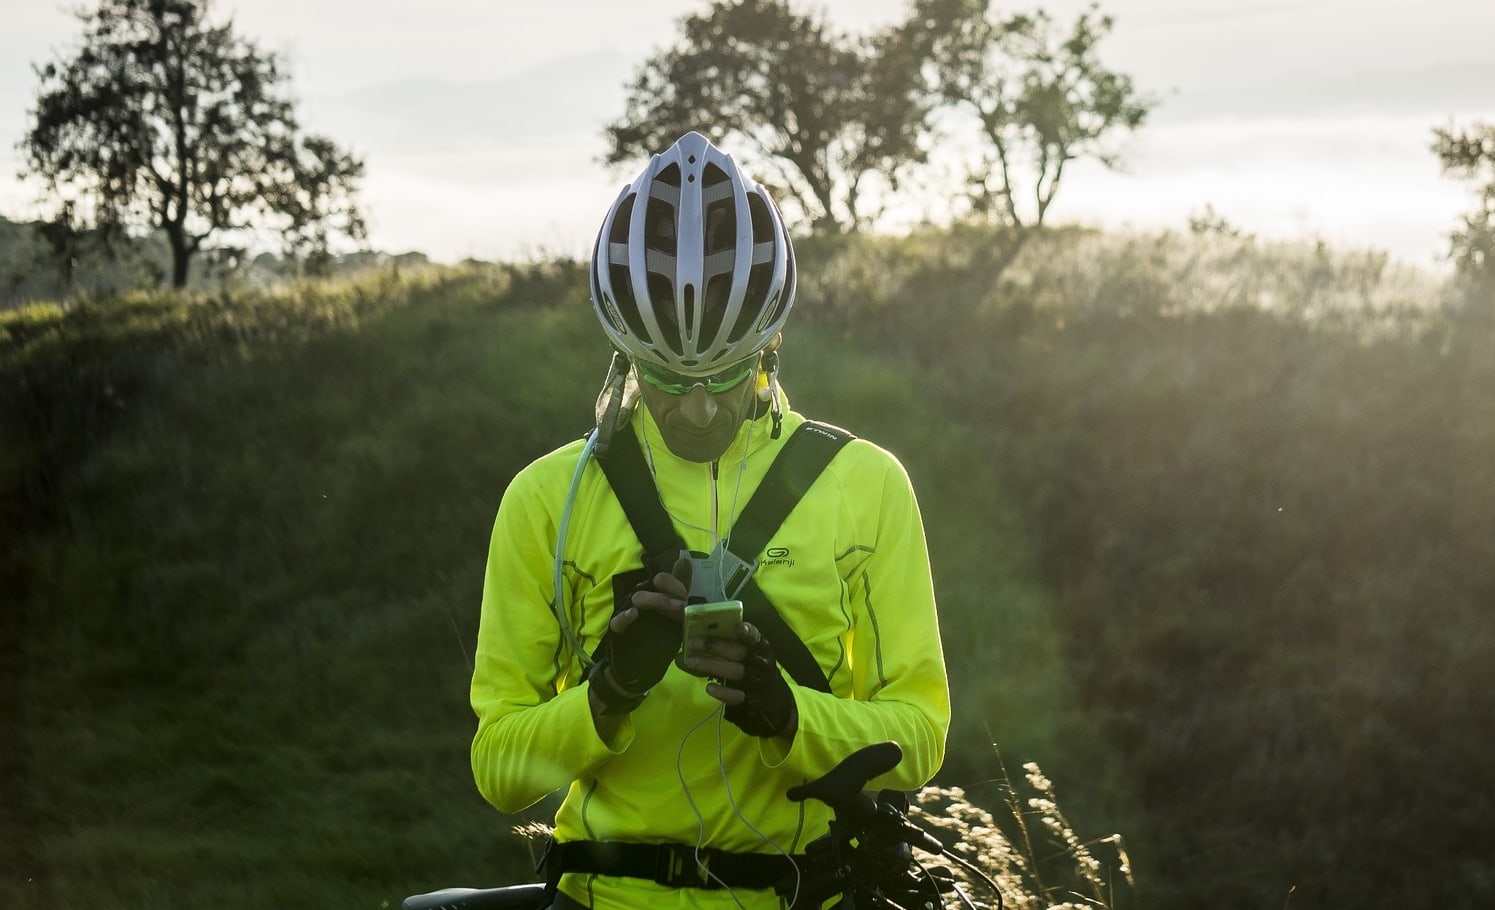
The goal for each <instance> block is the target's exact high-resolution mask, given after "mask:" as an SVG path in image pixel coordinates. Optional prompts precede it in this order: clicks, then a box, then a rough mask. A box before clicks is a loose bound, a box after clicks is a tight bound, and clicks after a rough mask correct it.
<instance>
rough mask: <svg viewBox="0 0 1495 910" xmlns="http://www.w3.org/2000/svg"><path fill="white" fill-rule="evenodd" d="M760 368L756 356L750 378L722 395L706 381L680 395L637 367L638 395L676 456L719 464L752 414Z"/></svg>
mask: <svg viewBox="0 0 1495 910" xmlns="http://www.w3.org/2000/svg"><path fill="white" fill-rule="evenodd" d="M757 365H758V356H757V355H754V356H753V357H752V358H751V363H750V364H748V365H747V366H748V367H749V372H748V374H747V377H746V378H745V379H744V380H743V381H742V382H740V383H738V384H737V385H734V386H732V387H731V388H729V389H725V390H723V391H721V392H711V391H709V390H708V388H707V384H706V382H705V381H704V380H703V381H701V382H699V383H696V384H694V385H690V386H688V387H687V388H685V389H684V390H682V391H681V392H679V393H678V394H677V393H675V392H672V391H666V390H664V389H660V388H657V387H656V386H655V384H654V383H652V382H650V380H649V378H648V374H650V372H651V371H650V368H649V367H648V366H647V365H643V366H636V367H635V369H636V370H638V372H639V373H640V377H639V394H640V396H641V397H642V398H643V400H644V405H645V406H646V407H647V408H648V409H649V413H650V414H651V415H653V417H654V422H655V423H656V424H658V425H659V431H660V434H661V435H662V436H663V437H664V442H665V445H666V446H668V447H669V449H670V451H671V452H673V453H674V454H675V455H676V457H679V458H683V459H685V460H686V461H695V462H700V463H702V464H705V463H707V462H712V461H716V460H717V459H718V458H720V457H721V456H722V454H723V453H724V452H726V451H727V447H728V446H730V445H731V444H732V439H733V437H735V436H736V435H737V428H738V427H740V426H742V421H743V420H744V419H745V418H746V417H747V416H748V415H750V414H751V413H752V412H753V402H754V398H755V396H754V394H753V393H754V391H755V390H756V389H757V385H758V384H757V382H756V381H755V378H756V376H757V372H758V366H757ZM729 372H730V371H729ZM674 385H675V386H680V385H684V383H683V382H679V383H675V384H674Z"/></svg>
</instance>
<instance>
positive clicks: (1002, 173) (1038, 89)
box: [915, 0, 1154, 228]
mask: <svg viewBox="0 0 1495 910" xmlns="http://www.w3.org/2000/svg"><path fill="white" fill-rule="evenodd" d="M915 7H916V10H917V17H918V18H919V19H920V20H922V21H924V22H925V23H926V24H927V26H928V31H929V34H930V35H931V36H932V38H931V42H932V47H931V51H930V57H931V60H932V66H931V69H930V74H931V83H932V86H931V87H932V90H933V91H934V92H935V93H936V94H937V95H938V96H939V97H941V98H942V99H943V100H944V101H945V102H946V103H947V104H949V105H951V106H953V107H955V108H957V109H961V110H964V111H966V112H968V113H969V114H971V115H973V116H974V119H975V125H976V127H977V128H978V129H979V132H980V134H981V136H982V138H983V139H984V140H985V143H986V145H987V147H986V149H985V151H984V153H983V160H982V162H981V165H980V166H979V167H978V168H976V169H975V171H974V172H973V173H972V175H971V177H972V180H971V184H972V189H971V193H970V196H971V201H972V205H973V208H974V209H975V210H976V211H977V212H978V213H982V214H987V215H989V216H991V217H996V218H998V219H1001V220H1003V221H1005V222H1006V223H1009V224H1011V225H1013V226H1015V227H1019V228H1022V227H1026V226H1028V224H1029V223H1028V222H1026V221H1025V218H1027V217H1028V216H1027V215H1025V214H1024V211H1025V209H1026V206H1020V204H1019V199H1020V198H1021V199H1024V200H1026V201H1031V203H1032V207H1031V212H1032V215H1031V218H1032V221H1031V225H1032V226H1038V225H1042V224H1043V220H1044V216H1045V214H1046V213H1047V212H1048V210H1049V206H1050V205H1051V204H1052V203H1053V201H1054V197H1055V195H1057V194H1058V192H1059V187H1060V184H1061V181H1062V178H1063V176H1064V171H1065V167H1066V165H1068V163H1069V162H1071V161H1074V160H1076V159H1077V158H1085V157H1093V158H1095V159H1096V160H1098V161H1099V162H1100V163H1101V164H1103V165H1105V166H1106V167H1108V168H1109V167H1116V166H1117V165H1118V163H1119V153H1118V151H1117V150H1116V148H1115V147H1113V146H1112V145H1110V144H1109V143H1110V141H1111V140H1113V139H1115V138H1117V137H1120V136H1123V135H1125V134H1128V133H1130V132H1132V131H1135V130H1136V129H1138V128H1139V127H1140V126H1141V125H1142V123H1143V121H1144V120H1145V119H1146V117H1147V114H1148V112H1149V111H1150V110H1151V109H1152V107H1153V106H1154V102H1153V101H1152V100H1151V99H1149V98H1145V97H1143V96H1141V95H1139V94H1138V92H1137V91H1136V89H1135V87H1134V86H1133V83H1132V80H1131V78H1130V77H1128V76H1125V75H1122V74H1120V73H1117V72H1114V71H1112V70H1110V69H1107V68H1106V67H1105V66H1104V65H1103V64H1102V63H1101V62H1100V59H1099V57H1098V56H1097V53H1096V45H1097V44H1098V43H1099V42H1100V41H1101V39H1103V38H1104V37H1105V36H1106V35H1108V34H1109V33H1110V32H1111V29H1112V27H1113V25H1114V22H1113V20H1112V18H1111V17H1110V16H1102V15H1100V12H1099V9H1098V7H1097V6H1095V5H1093V4H1092V5H1091V6H1090V7H1089V8H1088V9H1087V10H1086V11H1085V12H1083V13H1081V14H1080V15H1079V17H1078V18H1077V19H1076V20H1075V23H1074V25H1073V27H1072V28H1071V29H1070V31H1069V34H1068V35H1066V36H1059V35H1056V33H1055V27H1054V23H1053V20H1052V19H1051V18H1050V16H1049V15H1048V13H1046V12H1044V11H1042V10H1039V11H1036V12H1033V13H1025V14H1015V15H1011V16H1007V17H1002V18H992V16H991V14H990V10H989V7H988V2H987V0H917V2H916V3H915ZM1024 169H1027V171H1028V172H1029V173H1030V175H1031V183H1030V185H1029V186H1028V188H1027V192H1026V193H1020V191H1019V189H1020V185H1021V174H1022V172H1023V170H1024Z"/></svg>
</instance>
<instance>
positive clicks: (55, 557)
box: [0, 229, 1495, 908]
mask: <svg viewBox="0 0 1495 910" xmlns="http://www.w3.org/2000/svg"><path fill="white" fill-rule="evenodd" d="M994 246H995V243H994V241H993V238H992V237H991V236H990V235H988V234H984V233H982V232H981V231H976V230H968V229H961V230H955V231H949V232H930V233H928V234H923V235H916V236H913V237H910V238H900V239H890V238H878V237H864V238H853V239H846V238H839V239H836V240H834V241H827V242H806V243H804V244H802V245H801V254H800V258H801V266H802V271H803V273H804V280H803V283H802V288H801V294H802V296H801V305H800V306H801V308H800V310H798V311H797V312H796V314H795V317H794V320H795V321H794V323H793V331H792V332H790V333H789V335H788V337H787V338H786V342H785V348H784V364H785V383H786V386H787V387H788V389H789V391H790V394H791V396H792V397H793V400H794V403H795V405H796V406H797V407H799V408H800V409H801V410H803V411H805V412H806V413H808V414H811V415H813V416H819V417H823V418H827V419H830V420H832V421H833V422H837V423H840V424H842V425H844V426H847V427H848V428H850V429H851V430H853V431H854V432H856V433H858V434H860V435H863V436H866V437H868V438H871V439H874V440H876V441H878V442H880V443H882V444H883V445H885V446H887V447H888V448H890V449H892V450H893V451H894V452H896V453H897V454H899V455H900V457H902V458H903V460H904V462H905V463H906V465H907V466H908V469H909V472H910V474H911V475H912V476H913V479H914V483H915V486H916V489H917V490H918V492H919V497H920V503H921V508H922V510H923V513H924V518H925V522H926V525H927V527H928V531H929V537H930V543H931V555H932V559H933V563H934V570H935V582H936V588H937V592H938V594H939V597H940V603H941V614H942V615H941V622H942V629H943V632H944V638H945V644H946V651H947V660H948V662H949V665H950V672H951V682H952V690H953V698H954V702H955V723H954V726H953V728H952V733H951V743H950V749H949V758H948V760H947V762H946V765H945V768H944V770H943V771H942V772H941V776H940V778H939V779H938V781H937V782H936V783H937V784H938V785H939V786H940V787H942V788H961V791H962V793H963V794H965V798H966V800H967V802H968V803H969V804H970V806H971V808H970V810H969V812H970V813H979V812H989V813H992V812H994V814H995V815H997V816H999V817H1000V816H1001V815H1002V814H1003V812H1004V811H1007V810H1010V809H1012V808H1013V807H1015V808H1016V810H1017V811H1016V814H1015V820H1016V822H1018V823H1021V824H1026V825H1028V827H1029V829H1030V830H1029V833H1028V841H1029V842H1032V843H1035V844H1037V843H1038V842H1040V841H1041V840H1042V839H1043V836H1045V835H1042V834H1041V832H1044V831H1049V830H1050V828H1048V827H1045V825H1046V824H1047V823H1045V822H1044V821H1043V818H1045V817H1048V818H1051V819H1056V821H1053V822H1052V824H1055V825H1059V830H1058V831H1057V832H1054V833H1056V834H1058V835H1059V839H1058V841H1056V842H1054V846H1053V847H1052V848H1047V847H1045V848H1041V849H1039V850H1037V852H1035V854H1034V855H1035V856H1036V857H1038V858H1040V859H1045V858H1046V857H1048V856H1049V854H1050V853H1051V852H1057V853H1059V854H1060V855H1063V856H1069V857H1070V859H1069V860H1065V861H1064V862H1062V863H1060V866H1065V865H1067V864H1068V865H1072V864H1073V863H1072V861H1073V860H1074V859H1075V858H1076V857H1078V856H1079V854H1078V853H1077V852H1076V851H1075V849H1074V848H1075V847H1076V846H1084V845H1085V844H1086V841H1085V840H1084V839H1081V838H1078V837H1076V838H1075V839H1074V840H1073V841H1071V839H1070V836H1069V835H1066V834H1065V833H1064V832H1066V831H1068V832H1070V835H1072V834H1073V833H1074V832H1076V831H1084V832H1091V831H1099V832H1103V833H1106V832H1114V831H1120V832H1123V833H1124V834H1125V836H1126V848H1127V851H1128V853H1129V854H1130V859H1131V860H1132V861H1134V864H1135V869H1134V870H1133V874H1134V875H1135V877H1136V887H1135V889H1130V888H1127V889H1121V888H1120V887H1119V879H1117V878H1115V877H1114V876H1110V877H1103V878H1102V883H1103V884H1104V885H1105V888H1106V889H1110V890H1102V891H1094V890H1087V888H1089V887H1090V885H1092V884H1093V883H1087V881H1085V880H1083V876H1082V877H1081V878H1076V877H1075V874H1078V873H1072V872H1064V871H1061V870H1059V869H1056V868H1050V867H1044V866H1039V867H1035V868H1036V869H1037V871H1038V872H1039V874H1040V875H1041V876H1042V879H1041V881H1040V883H1039V884H1037V885H1033V884H1032V883H1030V884H1029V885H1025V886H1022V887H1023V888H1026V889H1027V890H1026V891H1024V892H1022V893H1026V894H1030V895H1039V896H1044V897H1046V898H1047V899H1050V900H1060V899H1065V898H1062V895H1065V894H1069V893H1070V892H1073V891H1078V892H1079V893H1081V894H1084V895H1087V896H1088V898H1087V899H1088V900H1090V901H1102V902H1109V903H1110V904H1111V905H1113V906H1117V905H1121V904H1124V903H1126V902H1127V901H1131V900H1133V898H1131V897H1128V896H1126V895H1129V894H1132V892H1133V890H1134V892H1135V901H1134V902H1135V903H1136V904H1137V905H1138V906H1142V905H1147V906H1157V907H1163V908H1169V907H1193V906H1199V905H1201V904H1209V905H1211V906H1218V905H1225V906H1240V907H1255V906H1280V905H1281V904H1282V903H1283V901H1284V900H1285V899H1286V896H1287V895H1288V894H1289V893H1291V894H1292V898H1291V901H1292V905H1293V906H1302V905H1327V904H1331V903H1332V904H1336V905H1353V906H1365V907H1375V906H1385V907H1393V906H1398V907H1399V906H1421V905H1428V904H1437V905H1440V906H1447V907H1481V906H1487V905H1489V903H1490V902H1491V900H1492V899H1495V865H1492V864H1491V862H1490V861H1489V859H1488V858H1487V857H1486V856H1484V854H1483V853H1482V852H1481V851H1480V849H1479V848H1478V847H1477V846H1475V845H1478V844H1482V843H1484V842H1486V841H1488V840H1489V837H1490V835H1491V834H1492V833H1495V832H1492V829H1491V823H1490V821H1489V820H1490V819H1491V818H1495V812H1492V809H1495V807H1492V806H1491V805H1490V803H1491V797H1490V796H1489V794H1492V793H1495V773H1492V772H1491V770H1490V768H1489V767H1488V766H1489V762H1488V760H1487V743H1486V742H1485V739H1484V737H1483V735H1482V733H1481V732H1480V728H1479V726H1478V723H1477V721H1475V720H1474V719H1477V718H1482V717H1487V716H1490V715H1491V714H1492V713H1495V704H1492V701H1495V696H1492V694H1491V693H1495V685H1492V684H1495V678H1492V674H1495V671H1492V670H1491V667H1495V660H1492V659H1491V658H1492V657H1495V654H1492V651H1495V635H1492V634H1491V633H1490V632H1489V631H1488V629H1487V626H1488V623H1487V617H1486V615H1485V613H1486V612H1487V607H1488V605H1489V604H1490V603H1495V412H1492V411H1491V409H1490V408H1489V407H1488V403H1487V400H1486V398H1487V390H1488V389H1489V388H1491V387H1492V385H1495V375H1492V370H1495V361H1492V360H1491V358H1490V357H1489V356H1488V352H1489V350H1490V349H1491V348H1490V344H1491V342H1492V340H1495V318H1492V314H1495V301H1491V300H1490V299H1488V298H1486V297H1481V296H1478V295H1475V294H1473V293H1471V294H1470V295H1469V296H1460V295H1461V294H1463V293H1464V292H1463V291H1461V290H1460V289H1459V288H1458V287H1456V286H1453V285H1444V284H1441V283H1438V282H1436V281H1433V280H1432V279H1428V278H1426V277H1425V276H1420V275H1418V274H1416V273H1411V272H1407V271H1404V270H1401V269H1399V268H1397V267H1396V266H1395V265H1393V264H1390V263H1387V262H1385V261H1384V260H1382V259H1378V258H1377V257H1374V256H1372V255H1368V254H1348V255H1337V254H1335V253H1333V252H1332V251H1326V250H1315V249H1311V248H1310V249H1297V248H1276V247H1266V246H1261V245H1256V244H1253V243H1251V242H1249V241H1240V240H1231V239H1229V238H1223V237H1214V236H1210V237H1193V236H1178V235H1171V236H1170V235H1161V236H1129V235H1105V234H1097V233H1094V232H1088V231H1056V232H1051V233H1043V234H1040V235H1038V236H1036V237H1035V238H1034V239H1033V240H1032V241H1031V242H1030V243H1029V244H1028V245H1027V246H1026V247H1025V248H1024V250H1023V252H1022V254H1021V255H1020V256H1019V257H1018V259H1017V260H1016V261H1015V262H1014V263H1013V264H1012V266H1011V267H1010V268H1009V269H1007V270H1006V271H1005V272H1004V273H1001V274H998V273H997V272H996V271H995V270H994V268H993V265H992V262H993V258H992V256H991V253H990V250H991V249H992V248H993V247H994ZM585 293H586V292H585V275H584V270H583V269H582V268H581V267H580V266H578V265H577V264H575V263H567V262H548V263H547V262H536V263H529V264H521V265H500V266H481V265H475V264H474V265H467V266H462V267H454V268H447V269H432V270H428V271H414V270H405V271H403V272H401V273H398V274H397V273H395V272H393V271H388V272H375V273H370V274H368V275H365V276H363V277H360V278H358V279H356V280H345V281H339V282H329V283H325V284H316V283H308V284H300V285H294V286H288V287H286V288H282V289H275V290H267V291H255V292H248V291H244V292H219V293H212V294H194V295H187V296H178V295H172V294H132V295H127V296H124V297H121V298H119V299H111V300H104V299H94V300H86V301H80V302H76V303H71V304H67V305H56V304H52V305H37V306H33V307H29V308H27V309H24V310H20V311H12V312H7V313H4V314H0V383H3V385H0V387H3V388H5V389H6V390H7V393H6V394H5V395H4V396H3V397H0V430H3V435H4V440H5V445H4V446H3V447H0V452H3V455H0V510H3V511H0V514H3V516H4V521H5V528H6V534H5V546H4V549H3V551H0V596H3V598H4V610H3V611H0V617H3V619H0V623H3V627H0V633H3V635H0V641H3V643H4V644H3V647H4V660H3V662H0V664H3V670H0V674H3V676H0V681H3V687H0V716H3V722H4V728H5V730H6V749H5V750H4V751H3V753H0V778H3V780H4V781H5V784H4V788H5V789H4V799H3V801H0V807H3V809H0V845H3V851H4V853H3V857H0V901H3V902H4V903H5V904H6V905H7V906H17V907H30V906H37V907H40V906H44V905H45V906H55V907H63V908H67V907H84V906H87V907H90V908H113V907H121V908H123V907H142V906H149V907H177V906H181V907H196V906H202V905H218V906H225V907H233V906H263V905H265V904H268V903H280V904H291V905H301V904H310V903H313V902H316V903H328V904H337V905H341V906H354V907H358V906H366V907H377V906H381V905H384V904H389V905H391V906H392V905H394V904H396V903H397V902H398V900H399V898H400V897H401V896H402V895H404V894H407V893H413V892H416V891H423V890H429V889H432V888H436V887H440V886H444V885H453V884H471V885H483V884H493V883H499V882H504V881H508V880H513V879H516V878H519V877H523V876H525V875H527V874H528V868H529V858H528V856H527V845H526V844H525V843H524V842H523V840H522V839H521V838H519V837H517V836H515V835H513V834H511V833H510V828H511V827H513V826H514V825H516V824H522V823H523V822H525V821H527V820H530V819H535V820H544V819H546V818H547V815H548V811H549V807H548V805H547V804H542V805H540V806H537V807H535V808H534V809H532V810H531V811H530V812H528V813H526V814H525V815H524V816H520V817H513V818H503V817H497V816H495V814H494V813H493V811H492V810H491V809H490V808H488V807H487V806H486V805H485V804H483V803H482V801H481V799H480V798H479V797H478V796H477V794H476V792H475V791H474V789H473V787H472V785H471V782H470V775H469V771H468V768H467V743H468V739H469V737H470V735H471V732H472V718H471V716H470V712H469V710H468V708H467V706H466V682H467V676H468V672H469V668H468V664H467V659H468V654H469V649H470V647H471V642H472V640H473V638H474V635H475V630H476V622H477V606H478V592H479V587H480V584H481V571H482V560H483V557H484V553H485V551H486V546H487V534H488V530H489V527H490V524H491V521H492V517H493V512H494V509H495V508H496V506H497V503H498V498H499V496H500V495H501V493H502V490H503V488H504V485H505V484H506V483H507V480H508V478H509V477H510V476H512V474H513V472H514V471H516V470H518V468H519V467H521V466H522V465H523V464H524V463H526V462H527V461H528V460H529V459H530V458H532V457H534V456H535V455H536V454H538V453H540V452H542V451H544V450H546V449H548V448H551V447H553V446H555V445H558V444H560V443H562V442H564V441H566V440H568V439H572V438H575V437H576V436H578V435H579V434H581V433H582V432H583V431H584V430H585V429H586V427H587V420H588V416H589V414H590V410H591V405H592V399H593V397H594V395H595V393H596V388H597V385H598V384H599V383H600V382H601V379H602V376H603V374H604V372H605V369H606V361H607V350H606V347H605V343H604V342H603V340H602V338H601V336H600V333H598V332H596V330H595V325H594V320H593V317H592V314H591V311H590V308H589V307H588V306H586V304H585ZM994 744H995V745H996V746H997V747H998V748H999V749H1000V752H1001V754H1002V755H1006V756H1013V757H1015V758H1016V759H1017V760H1018V761H1020V762H1022V763H1028V762H1033V763H1036V765H1037V766H1039V767H1042V768H1043V769H1044V770H1045V772H1047V774H1048V775H1050V776H1051V777H1052V780H1053V781H1056V782H1057V784H1056V785H1050V784H1047V783H1046V782H1047V780H1048V779H1049V778H1048V777H1047V776H1044V777H1039V778H1035V779H1033V780H1028V779H1027V778H1025V779H1024V784H1023V787H1025V788H1027V789H1024V792H1025V793H1027V794H1028V795H1026V796H1024V797H1022V798H1021V799H1019V800H1018V801H1017V802H1016V803H1014V802H1013V800H1014V799H1016V797H1015V794H1016V792H1017V791H1018V789H1019V787H1017V786H1014V785H1013V784H1011V783H1010V782H1006V783H1004V781H1006V777H1005V774H1004V773H1002V772H1000V769H999V773H996V774H993V765H992V760H991V756H992V747H993V745H994ZM1031 773H1032V774H1038V773H1039V772H1037V771H1033V772H1031ZM1040 780H1041V781H1044V782H1045V783H1044V784H1043V785H1042V786H1040V784H1039V781H1040ZM1035 786H1037V787H1039V790H1037V791H1034V790H1032V788H1033V787H1035ZM1044 786H1047V787H1049V789H1050V790H1053V789H1060V790H1062V793H1063V796H1064V798H1063V803H1064V811H1063V812H1062V813H1060V812H1057V803H1058V800H1057V798H1056V797H1054V796H1053V794H1052V792H1050V793H1049V794H1048V795H1047V796H1046V795H1045V794H1044V792H1043V787H1044ZM954 792H955V791H954V789H950V793H951V794H953V793H954ZM1030 799H1039V800H1048V802H1049V803H1052V804H1054V809H1053V810H1051V809H1050V808H1049V805H1048V804H1047V803H1046V804H1044V805H1042V806H1035V805H1033V804H1032V803H1029V802H1027V801H1026V800H1030ZM982 806H985V807H987V808H984V809H983V808H980V807H982ZM961 811H962V812H966V811H967V810H961ZM1035 813H1036V814H1035ZM1008 814H1013V813H1011V812H1010V811H1008ZM970 817H971V818H973V819H976V818H977V815H971V816H970ZM1071 820H1072V821H1071ZM1004 830H1005V831H1006V836H1008V837H1010V838H1014V840H1013V843H1014V844H1017V843H1020V842H1022V836H1023V835H1022V832H1021V831H1020V830H1018V829H1014V828H1012V827H1011V826H1008V827H1007V828H1005V829H1004ZM1108 836H1109V835H1108ZM1112 846H1113V845H1112V844H1110V843H1106V844H1100V845H1092V846H1089V847H1086V849H1087V850H1091V851H1092V852H1093V854H1094V855H1093V856H1092V858H1094V859H1096V860H1097V861H1099V862H1102V863H1103V864H1107V863H1109V864H1110V865H1108V866H1106V868H1107V869H1109V870H1111V871H1112V872H1115V870H1116V866H1115V861H1116V856H1115V854H1114V853H1108V852H1107V851H1108V850H1109V849H1110V848H1111V847H1112ZM1066 851H1067V852H1066ZM1116 874H1117V875H1119V872H1117V873H1116ZM1050 886H1053V887H1056V888H1059V890H1053V891H1051V890H1049V889H1050ZM1015 887H1016V886H1015ZM1035 889H1036V890H1035ZM1018 893H1019V892H1017V891H1014V892H1013V893H1012V895H1010V897H1011V900H1009V906H1017V905H1018V897H1017V895H1018Z"/></svg>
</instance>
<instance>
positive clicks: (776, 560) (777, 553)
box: [758, 547, 794, 568]
mask: <svg viewBox="0 0 1495 910" xmlns="http://www.w3.org/2000/svg"><path fill="white" fill-rule="evenodd" d="M792 565H794V560H793V559H791V558H790V556H789V548H788V547H769V548H768V549H767V550H764V551H763V558H762V559H760V560H758V567H759V568H762V567H763V566H792Z"/></svg>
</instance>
